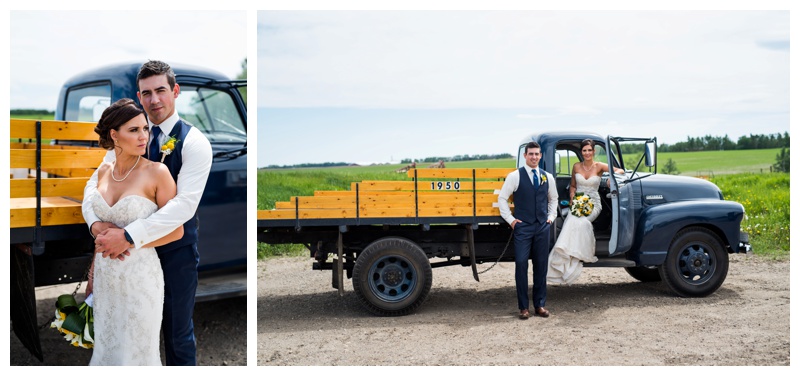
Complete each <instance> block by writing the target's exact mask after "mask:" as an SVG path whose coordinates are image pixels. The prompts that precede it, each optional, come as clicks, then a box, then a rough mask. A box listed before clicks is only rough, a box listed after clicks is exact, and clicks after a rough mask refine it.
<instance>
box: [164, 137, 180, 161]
mask: <svg viewBox="0 0 800 376" xmlns="http://www.w3.org/2000/svg"><path fill="white" fill-rule="evenodd" d="M177 142H180V140H178V139H177V138H175V137H170V138H169V140H167V142H165V143H164V145H161V163H164V158H166V157H167V156H168V155H170V154H172V151H173V150H175V143H177Z"/></svg>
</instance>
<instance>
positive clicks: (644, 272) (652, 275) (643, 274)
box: [625, 266, 661, 282]
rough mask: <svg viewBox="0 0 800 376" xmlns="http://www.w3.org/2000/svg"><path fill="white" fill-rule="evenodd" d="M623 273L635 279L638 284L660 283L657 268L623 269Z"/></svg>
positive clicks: (634, 267) (633, 267)
mask: <svg viewBox="0 0 800 376" xmlns="http://www.w3.org/2000/svg"><path fill="white" fill-rule="evenodd" d="M625 271H626V272H628V274H630V275H631V277H633V278H636V280H637V281H640V282H658V281H661V274H660V273H659V271H658V268H648V267H646V266H631V267H625Z"/></svg>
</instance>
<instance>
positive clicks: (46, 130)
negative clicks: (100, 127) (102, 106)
mask: <svg viewBox="0 0 800 376" xmlns="http://www.w3.org/2000/svg"><path fill="white" fill-rule="evenodd" d="M36 121H37V120H28V119H11V132H10V134H11V138H32V139H35V138H36ZM41 122H42V138H43V139H51V140H83V141H97V139H98V135H97V133H95V132H94V127H95V126H96V125H97V124H96V123H87V122H78V121H57V120H42V121H41Z"/></svg>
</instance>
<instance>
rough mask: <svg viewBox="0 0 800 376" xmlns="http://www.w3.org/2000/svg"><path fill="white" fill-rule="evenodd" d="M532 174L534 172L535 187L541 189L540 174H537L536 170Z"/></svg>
mask: <svg viewBox="0 0 800 376" xmlns="http://www.w3.org/2000/svg"><path fill="white" fill-rule="evenodd" d="M531 172H533V187H534V188H536V189H539V174H537V173H536V170H533V171H531Z"/></svg>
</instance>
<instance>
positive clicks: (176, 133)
mask: <svg viewBox="0 0 800 376" xmlns="http://www.w3.org/2000/svg"><path fill="white" fill-rule="evenodd" d="M136 80H137V84H138V88H139V91H138V92H137V94H136V95H137V97H138V98H139V102H140V103H141V105H142V107H143V108H144V110H145V112H146V113H147V117H148V119H147V120H148V123H149V126H150V132H151V134H152V137H151V141H150V143H149V145H148V152H147V153H146V156H147V157H148V158H149V159H150V160H152V161H156V162H160V161H162V152H161V145H164V144H165V143H167V141H168V140H169V139H170V138H175V139H176V140H177V142H176V143H174V149H172V151H171V152H170V153H169V154H167V155H166V156H165V157H164V159H163V163H164V164H165V165H167V168H168V169H169V171H170V173H171V174H172V178H173V179H175V182H176V183H177V186H178V193H177V195H176V196H175V198H173V199H172V200H170V201H169V202H167V204H166V205H164V206H163V207H162V208H161V209H159V210H158V211H157V212H156V213H155V214H153V215H151V216H149V217H148V218H145V219H139V220H137V221H135V222H133V223H131V224H129V225H128V226H126V227H125V228H124V229H120V228H116V226H114V225H113V224H111V223H108V222H102V221H100V220H99V218H98V217H97V216H96V215H95V214H94V212H93V210H92V205H89V204H88V203H87V202H84V205H83V217H84V219H85V220H86V223H88V224H89V229H90V231H91V232H92V235H93V236H95V237H96V238H95V246H96V248H97V250H98V251H102V252H103V257H111V258H119V259H120V260H124V258H125V254H130V253H129V252H130V251H129V248H141V247H142V246H143V245H144V244H147V243H150V242H152V241H154V240H157V239H160V238H162V237H163V236H165V235H167V234H169V233H170V232H172V231H173V230H175V229H176V228H177V227H178V226H181V225H182V226H183V228H184V235H183V238H181V239H180V240H177V241H175V242H172V243H170V244H167V245H164V246H162V247H157V248H156V251H157V252H158V257H159V259H160V260H161V268H162V270H163V272H164V290H165V291H164V316H163V319H162V331H163V334H164V344H165V346H164V347H165V353H166V359H167V365H196V364H197V359H196V355H197V349H196V343H195V336H194V324H193V322H192V314H193V313H194V296H195V292H196V290H197V265H198V263H199V261H200V257H199V254H198V252H197V228H198V223H197V222H198V218H197V206H198V204H199V203H200V198H201V197H202V196H203V190H204V189H205V186H206V181H207V180H208V175H209V172H210V171H211V161H212V150H211V143H209V141H208V139H206V137H205V136H204V135H203V133H202V132H200V131H199V130H198V129H197V128H195V127H193V126H192V125H190V124H189V123H187V122H185V121H183V120H181V119H180V117H179V116H178V113H177V112H176V111H175V99H176V98H178V95H179V94H180V86H179V85H178V84H177V83H176V82H175V72H173V70H172V68H171V67H170V66H169V65H167V64H166V63H164V62H161V61H156V60H151V61H148V62H146V63H145V64H144V65H142V67H141V68H140V69H139V73H138V75H137V77H136ZM113 159H114V152H113V150H112V151H109V153H108V154H107V155H106V160H113ZM90 189H95V190H96V189H97V174H96V173H95V174H94V175H92V177H91V179H90V180H89V183H88V184H87V187H86V190H85V192H84V201H85V200H86V197H89V192H90ZM134 252H135V250H134ZM123 351H124V350H123Z"/></svg>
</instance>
